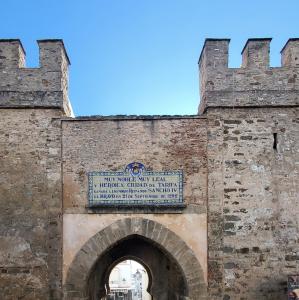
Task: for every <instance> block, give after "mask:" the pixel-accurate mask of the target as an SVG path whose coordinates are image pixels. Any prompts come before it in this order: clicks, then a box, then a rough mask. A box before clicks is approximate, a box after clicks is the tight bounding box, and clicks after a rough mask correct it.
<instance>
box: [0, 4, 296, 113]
mask: <svg viewBox="0 0 299 300" xmlns="http://www.w3.org/2000/svg"><path fill="white" fill-rule="evenodd" d="M298 11H299V0H283V1H282V0H250V1H242V0H209V1H207V0H205V1H202V0H26V1H24V0H2V1H1V18H0V38H20V39H21V41H22V43H23V45H24V47H25V49H26V53H27V59H26V61H27V62H26V64H27V66H28V67H38V47H37V44H36V40H38V39H51V38H54V39H56V38H59V39H63V40H64V43H65V46H66V49H67V52H68V55H69V57H70V60H71V66H70V69H69V72H70V77H69V83H70V89H69V98H70V100H71V103H72V106H73V110H74V113H75V115H76V116H86V115H118V114H122V115H132V114H137V115H152V114H159V115H184V114H196V113H197V108H198V104H199V101H200V97H199V75H198V65H197V62H198V57H199V54H200V52H201V49H202V46H203V43H204V40H205V38H230V39H231V42H230V57H229V66H230V67H239V66H240V64H241V54H240V53H241V50H242V48H243V46H244V45H245V42H246V40H247V39H248V38H259V37H261V38H263V37H271V38H273V40H272V43H271V56H270V58H271V66H279V65H280V50H281V49H282V47H283V46H284V44H285V43H286V41H287V40H288V39H289V38H294V37H299V18H298Z"/></svg>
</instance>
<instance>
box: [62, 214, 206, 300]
mask: <svg viewBox="0 0 299 300" xmlns="http://www.w3.org/2000/svg"><path fill="white" fill-rule="evenodd" d="M133 235H134V236H140V237H143V238H145V239H147V240H149V241H151V242H152V244H153V245H155V247H157V248H159V249H161V250H162V251H164V252H166V253H167V254H168V255H169V256H170V257H172V258H173V259H174V260H175V261H176V262H177V264H178V266H179V267H180V269H181V271H182V274H183V275H184V278H185V281H186V284H187V289H188V291H187V296H186V297H185V299H189V300H203V299H206V295H207V287H206V284H205V281H204V275H203V271H202V268H201V266H200V264H199V262H198V260H197V258H196V257H195V254H194V253H193V251H192V250H191V249H190V248H189V247H188V246H187V244H186V243H185V242H184V241H183V240H182V239H181V238H180V237H179V236H178V235H177V234H175V233H174V232H172V231H171V230H169V229H168V228H166V227H165V226H164V225H162V224H160V223H158V222H156V221H153V220H149V219H144V218H125V219H121V220H118V221H116V222H114V223H112V224H111V225H109V226H107V227H106V228H104V229H103V230H101V231H99V232H98V233H96V234H95V235H94V236H92V237H91V238H90V239H89V240H88V241H87V242H86V243H85V244H84V245H83V247H82V248H81V249H80V250H79V251H78V253H77V255H76V256H75V258H74V260H73V262H72V263H71V265H70V267H69V269H68V272H67V276H66V281H65V284H64V299H78V300H79V299H80V300H83V299H84V300H88V296H87V291H86V286H87V282H88V278H89V274H90V272H91V270H92V268H93V266H94V265H95V264H96V262H97V261H98V259H99V258H100V257H101V256H102V255H103V254H104V253H106V252H107V251H109V249H111V248H112V247H113V246H114V245H116V244H117V243H119V242H120V241H122V240H124V239H126V238H128V237H130V236H133Z"/></svg>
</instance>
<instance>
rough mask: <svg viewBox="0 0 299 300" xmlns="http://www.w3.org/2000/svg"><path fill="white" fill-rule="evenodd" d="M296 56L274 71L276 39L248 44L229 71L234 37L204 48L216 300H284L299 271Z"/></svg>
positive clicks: (291, 47) (288, 49)
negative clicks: (271, 57)
mask: <svg viewBox="0 0 299 300" xmlns="http://www.w3.org/2000/svg"><path fill="white" fill-rule="evenodd" d="M297 54H298V41H297V40H290V41H289V42H288V43H287V45H286V46H285V47H284V49H283V51H282V63H283V64H282V67H280V68H270V67H269V39H254V40H249V41H248V42H247V44H246V46H245V48H244V50H243V65H242V67H241V68H240V69H229V68H228V67H227V62H228V40H207V41H206V44H205V47H204V49H203V52H202V56H201V60H200V66H201V75H202V77H203V78H202V82H201V83H202V90H201V94H202V99H203V102H202V103H201V105H200V111H202V112H206V115H207V119H208V147H207V157H208V212H209V213H208V224H209V225H208V228H209V229H208V235H209V236H208V245H209V246H208V253H209V260H208V265H209V267H208V274H209V291H210V297H211V299H226V300H228V299H250V300H251V299H252V300H253V299H285V298H286V287H287V283H286V281H287V275H291V274H296V273H298V272H299V264H298V259H299V257H298V250H299V244H298V238H299V223H298V213H299V209H298V204H299V203H298V158H299V155H298V135H299V126H298V80H297V77H298V75H299V74H298V73H299V72H298V64H297V58H298V55H297Z"/></svg>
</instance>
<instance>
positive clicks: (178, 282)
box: [87, 235, 188, 300]
mask: <svg viewBox="0 0 299 300" xmlns="http://www.w3.org/2000/svg"><path fill="white" fill-rule="evenodd" d="M129 259H130V260H134V261H136V262H138V263H140V264H141V265H142V266H143V268H144V269H145V270H146V272H147V274H148V278H149V279H148V281H149V283H148V287H147V292H148V293H149V294H150V295H151V297H152V298H150V299H153V300H181V299H185V297H187V296H188V289H187V284H186V279H185V277H184V275H183V272H182V270H181V268H180V267H179V265H178V263H177V262H176V261H175V260H174V259H173V257H172V256H171V255H170V254H169V253H167V252H166V251H165V250H163V249H162V248H160V247H159V246H158V245H157V244H156V243H154V242H153V241H151V240H149V239H147V238H144V237H142V236H139V235H131V236H128V237H126V238H125V239H122V240H120V241H118V242H117V243H115V244H114V245H113V246H112V247H110V248H109V249H107V250H106V251H105V252H104V253H103V254H102V255H101V256H100V257H99V258H98V260H97V262H96V263H95V264H94V266H93V268H92V270H91V272H90V274H89V278H88V284H87V295H88V299H89V300H104V299H105V300H108V299H109V300H110V299H111V298H109V297H110V296H111V294H113V293H112V291H113V288H112V285H111V284H109V281H110V280H109V278H110V274H111V272H112V271H113V269H114V268H115V267H116V266H117V265H118V264H119V263H120V262H123V261H124V260H129ZM112 299H113V298H112ZM120 299H121V298H120ZM113 300H114V299H113ZM117 300H118V299H117ZM121 300H127V299H125V298H123V299H121ZM128 300H131V299H128ZM132 300H135V299H132ZM136 300H137V299H136ZM138 300H139V299H138ZM142 300H143V299H142ZM146 300H148V299H146Z"/></svg>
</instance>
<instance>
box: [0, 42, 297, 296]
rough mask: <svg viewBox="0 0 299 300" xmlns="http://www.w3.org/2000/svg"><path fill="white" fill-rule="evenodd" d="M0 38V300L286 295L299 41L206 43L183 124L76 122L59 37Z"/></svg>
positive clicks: (291, 259)
mask: <svg viewBox="0 0 299 300" xmlns="http://www.w3.org/2000/svg"><path fill="white" fill-rule="evenodd" d="M38 44H39V49H40V66H39V67H38V68H26V67H25V51H24V49H23V47H22V44H21V42H20V41H19V40H13V39H11V40H0V114H1V115H0V123H1V125H0V133H1V134H0V205H1V207H0V214H1V215H0V224H1V226H0V299H4V300H16V299H23V300H45V299H50V300H100V299H102V300H103V299H106V298H107V295H108V293H109V291H110V287H109V275H110V273H111V270H112V269H113V268H114V266H116V265H117V264H118V263H119V262H121V261H123V260H124V259H133V260H136V261H137V262H140V263H141V264H142V265H143V266H144V268H145V269H146V270H147V273H148V275H149V283H148V288H147V290H148V292H149V293H150V295H151V296H152V299H153V300H204V299H205V300H230V299H231V300H267V299H271V300H284V299H286V298H287V294H288V278H290V276H296V274H299V218H298V216H299V197H298V196H299V193H298V189H299V188H298V187H299V181H298V176H299V151H298V149H299V143H298V136H299V116H298V109H299V40H298V39H290V40H289V41H288V42H287V43H286V45H285V46H284V47H283V49H282V51H281V57H282V65H281V67H275V68H273V67H270V66H269V49H270V39H266V38H265V39H249V40H248V41H247V43H246V45H245V47H244V49H243V51H242V56H243V60H242V66H241V67H240V68H234V69H233V68H228V45H229V40H228V39H207V40H206V41H205V43H204V46H203V50H202V53H201V55H200V58H199V69H200V78H201V80H200V87H201V89H200V90H201V101H200V105H199V112H198V114H197V115H190V116H109V117H104V116H92V117H74V116H73V114H72V109H71V105H70V102H69V99H68V65H69V63H70V62H69V58H68V56H67V53H66V50H65V47H64V44H63V42H62V40H40V41H38Z"/></svg>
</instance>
